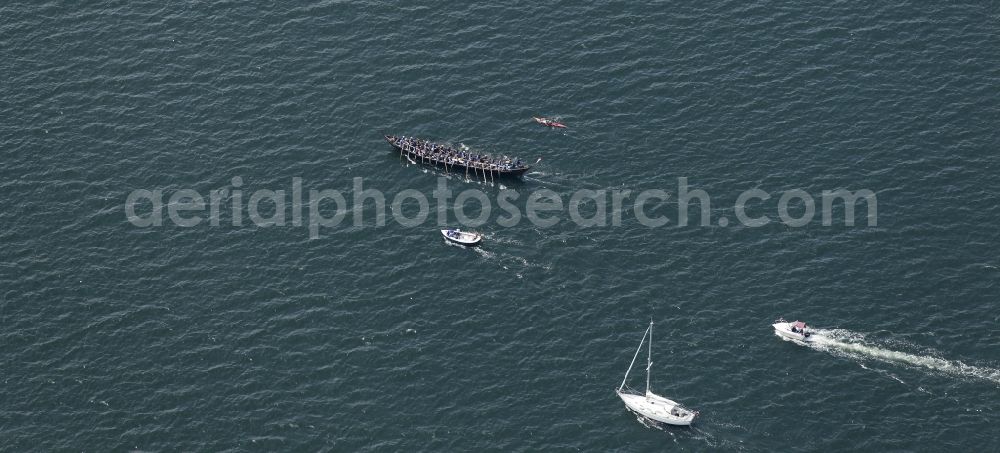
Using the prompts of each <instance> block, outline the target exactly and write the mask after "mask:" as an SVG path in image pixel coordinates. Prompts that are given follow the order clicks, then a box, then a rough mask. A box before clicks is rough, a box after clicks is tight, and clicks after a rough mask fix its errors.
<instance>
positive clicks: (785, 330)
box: [771, 319, 813, 342]
mask: <svg viewBox="0 0 1000 453" xmlns="http://www.w3.org/2000/svg"><path fill="white" fill-rule="evenodd" d="M771 327H774V334H775V335H777V336H779V337H783V338H788V339H789V340H795V341H803V342H806V341H812V340H813V338H812V335H813V334H812V331H811V329H809V326H807V325H806V323H804V322H802V321H793V322H787V321H785V320H784V319H778V320H777V321H775V323H774V324H771Z"/></svg>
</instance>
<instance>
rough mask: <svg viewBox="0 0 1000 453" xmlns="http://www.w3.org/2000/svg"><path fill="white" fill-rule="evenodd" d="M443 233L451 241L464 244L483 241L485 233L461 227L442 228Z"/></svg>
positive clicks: (474, 243) (470, 244)
mask: <svg viewBox="0 0 1000 453" xmlns="http://www.w3.org/2000/svg"><path fill="white" fill-rule="evenodd" d="M441 235H442V236H444V238H445V239H447V240H449V241H451V242H454V243H456V244H462V245H469V246H472V245H476V244H478V243H480V242H482V241H483V235H481V234H479V233H473V232H469V231H462V230H459V229H454V230H441Z"/></svg>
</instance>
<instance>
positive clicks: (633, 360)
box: [618, 328, 649, 392]
mask: <svg viewBox="0 0 1000 453" xmlns="http://www.w3.org/2000/svg"><path fill="white" fill-rule="evenodd" d="M648 333H649V329H648V328H647V329H646V331H645V332H643V333H642V340H639V347H638V348H636V350H635V355H634V356H632V363H630V364H629V365H628V370H626V371H625V379H622V385H620V386H618V391H619V392H620V391H622V389H623V388H625V382H626V381H628V374H629V373H630V372H632V367H633V366H634V365H635V359H638V358H639V353H640V352H642V343H644V342H645V341H646V334H648Z"/></svg>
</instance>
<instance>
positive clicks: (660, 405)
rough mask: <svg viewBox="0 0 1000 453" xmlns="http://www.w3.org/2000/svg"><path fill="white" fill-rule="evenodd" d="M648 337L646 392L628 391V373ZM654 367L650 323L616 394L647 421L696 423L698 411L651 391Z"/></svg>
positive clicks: (682, 423) (651, 326) (684, 424)
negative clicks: (650, 370) (650, 379)
mask: <svg viewBox="0 0 1000 453" xmlns="http://www.w3.org/2000/svg"><path fill="white" fill-rule="evenodd" d="M647 335H648V336H649V353H648V355H647V358H646V392H645V393H638V392H630V391H626V390H625V382H626V381H628V373H629V372H630V371H632V366H633V365H635V359H636V358H638V357H639V352H640V351H642V343H643V342H645V341H646V336H647ZM652 366H653V322H652V321H650V322H649V327H648V328H647V329H646V333H644V334H643V335H642V341H640V342H639V349H637V350H636V351H635V357H632V364H631V365H629V366H628V371H626V372H625V379H624V380H622V385H621V386H619V387H618V390H615V393H617V394H618V397H619V398H621V399H622V401H624V402H625V407H627V408H628V409H629V410H631V411H632V412H635V413H636V414H639V415H641V416H643V417H645V418H647V419H650V420H653V421H656V422H660V423H666V424H668V425H677V426H689V425H691V423H692V422H694V418H695V417H697V416H698V411H693V410H690V409H687V408H685V407H684V406H681V404H680V403H678V402H676V401H674V400H671V399H669V398H664V397H662V396H660V395H657V394H655V393H653V392H652V391H650V390H649V369H650V368H652Z"/></svg>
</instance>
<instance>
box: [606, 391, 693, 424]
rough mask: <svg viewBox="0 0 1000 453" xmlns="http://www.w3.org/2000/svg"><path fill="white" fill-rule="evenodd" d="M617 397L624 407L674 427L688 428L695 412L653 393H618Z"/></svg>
mask: <svg viewBox="0 0 1000 453" xmlns="http://www.w3.org/2000/svg"><path fill="white" fill-rule="evenodd" d="M618 397H619V398H621V399H622V401H623V402H624V403H625V407H627V408H629V410H631V411H632V412H635V413H637V414H639V415H641V416H643V417H646V418H648V419H650V420H653V421H657V422H660V423H665V424H668V425H674V426H690V425H691V423H693V422H694V419H695V417H697V416H698V413H697V412H694V411H691V410H689V409H686V408H684V407H682V406H681V405H680V404H679V403H677V402H676V401H673V400H670V399H667V398H664V397H662V396H660V395H657V394H655V393H653V392H646V394H645V395H635V394H632V393H623V392H618Z"/></svg>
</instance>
